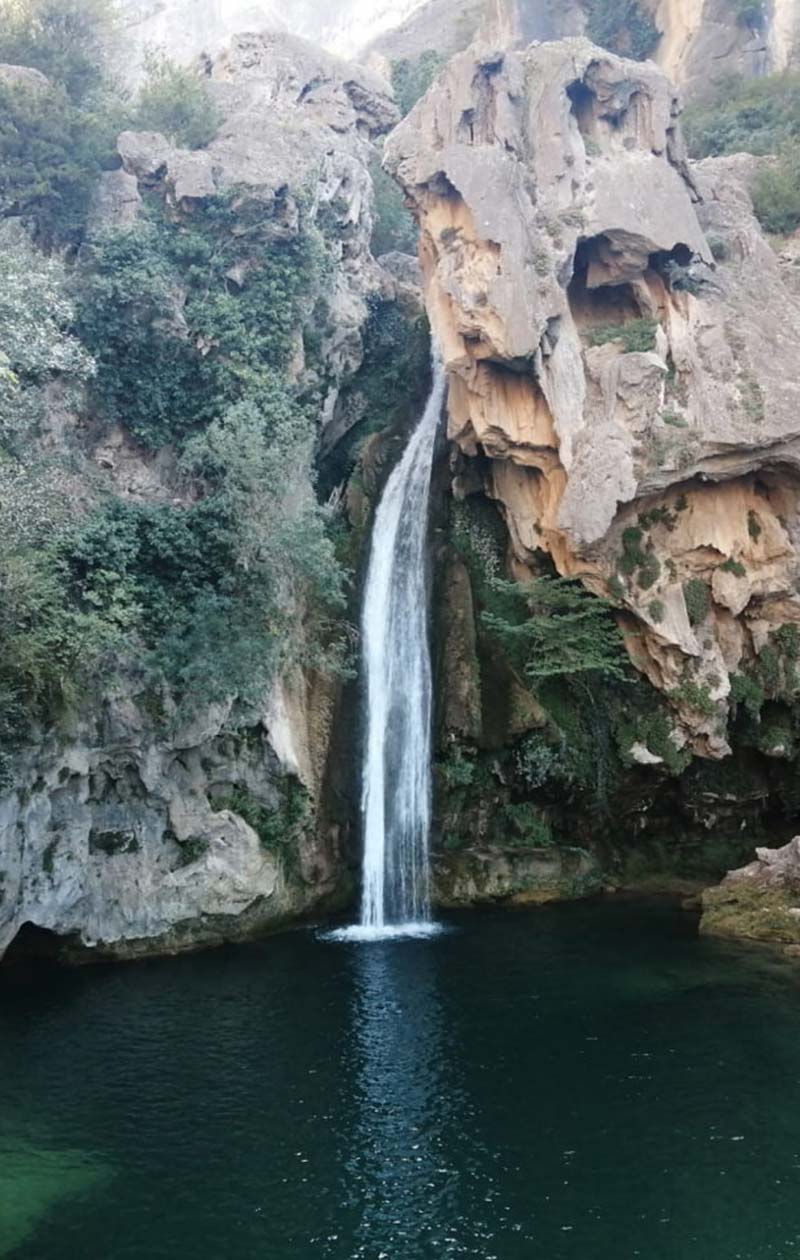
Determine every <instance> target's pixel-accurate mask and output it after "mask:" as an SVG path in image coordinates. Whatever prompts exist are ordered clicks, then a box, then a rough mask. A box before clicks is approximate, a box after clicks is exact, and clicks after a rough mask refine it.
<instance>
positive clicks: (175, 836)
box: [0, 675, 349, 959]
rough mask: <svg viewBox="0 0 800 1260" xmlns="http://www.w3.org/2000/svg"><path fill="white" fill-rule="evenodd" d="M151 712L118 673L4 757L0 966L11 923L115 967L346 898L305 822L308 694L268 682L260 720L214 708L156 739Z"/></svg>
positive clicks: (313, 790) (310, 811)
mask: <svg viewBox="0 0 800 1260" xmlns="http://www.w3.org/2000/svg"><path fill="white" fill-rule="evenodd" d="M157 703H158V697H154V696H153V694H152V693H149V692H147V691H138V692H137V689H136V687H135V685H132V684H131V682H130V681H129V680H127V679H126V678H125V676H124V675H120V679H119V686H118V688H117V690H116V692H115V693H114V694H107V695H105V696H104V697H103V700H102V703H101V704H99V705H98V706H97V707H96V708H95V709H94V711H93V712H92V713H91V714H84V715H83V717H82V719H81V720H80V722H79V723H77V724H76V725H75V726H73V728H72V729H70V730H69V731H68V732H67V733H66V734H64V733H61V734H59V735H56V734H55V733H51V734H50V735H49V736H46V737H43V739H42V742H41V743H40V744H38V745H37V746H36V747H34V748H30V749H28V750H27V751H26V752H25V753H24V754H23V755H22V756H21V757H20V758H19V759H18V761H17V763H16V764H15V767H14V785H13V791H11V792H10V793H9V794H7V795H5V796H4V797H2V799H0V862H1V863H2V869H0V957H1V956H2V954H3V952H4V950H5V949H6V948H7V947H8V945H9V944H10V943H11V942H12V941H13V940H14V939H15V937H16V935H17V933H18V932H19V931H20V929H22V928H23V927H24V926H25V925H33V926H35V927H36V928H38V929H40V930H42V929H43V930H45V931H49V932H51V933H53V935H54V937H55V936H57V937H60V938H66V947H67V951H68V953H70V954H71V955H72V956H74V957H76V958H79V959H85V958H87V957H90V956H91V954H94V955H96V956H101V957H117V958H131V957H137V956H140V955H142V954H148V953H170V952H177V951H179V950H182V949H188V948H194V947H197V946H198V945H203V944H211V943H214V942H216V941H222V940H231V939H236V938H237V937H241V936H245V935H248V934H254V933H257V932H263V931H266V930H269V929H272V928H275V927H278V926H280V925H282V924H283V923H285V922H286V921H287V920H288V919H291V918H297V917H298V916H300V915H302V914H303V913H306V912H309V911H311V910H318V909H320V908H321V907H323V906H330V905H333V904H338V903H340V902H341V900H342V899H343V898H345V897H346V896H347V895H348V893H349V887H348V882H347V874H346V863H345V862H344V861H343V859H342V855H341V853H340V852H339V851H338V848H337V840H336V833H335V832H328V833H323V831H322V829H321V828H318V827H317V826H316V812H315V807H316V805H317V803H318V800H319V791H320V786H321V784H320V781H319V777H318V775H319V765H317V766H315V765H314V759H315V757H316V758H317V761H318V762H319V760H320V755H321V758H324V756H325V752H326V748H325V736H326V734H327V731H326V726H325V721H324V716H323V715H324V714H325V709H326V701H325V696H324V694H323V695H316V696H310V695H303V694H299V695H298V694H296V693H295V694H291V693H290V692H289V693H288V694H287V689H286V688H285V687H282V686H281V687H278V688H277V689H276V691H275V693H274V694H273V696H272V697H270V699H269V700H268V702H267V703H266V704H265V706H264V710H263V712H261V713H258V712H254V713H249V714H247V715H243V714H238V715H237V714H235V713H234V712H233V711H232V704H230V703H229V704H226V705H215V706H212V707H211V708H210V709H208V710H206V711H203V712H201V713H199V714H197V715H196V716H195V717H194V718H193V719H192V721H191V722H190V723H188V724H187V723H184V724H182V725H179V726H177V728H173V729H171V730H170V728H169V724H168V723H164V722H158V721H156V720H155V715H154V710H153V706H154V704H157ZM237 717H238V720H237ZM320 717H323V721H322V724H321V725H319V726H318V729H317V730H316V731H315V730H314V729H313V727H314V722H315V721H317V722H318V723H319V718H320ZM166 731H170V733H166ZM319 736H322V737H323V738H322V744H321V746H320V745H319V744H317V745H315V742H314V741H315V737H319Z"/></svg>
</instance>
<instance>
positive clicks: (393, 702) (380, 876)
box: [347, 355, 446, 939]
mask: <svg viewBox="0 0 800 1260" xmlns="http://www.w3.org/2000/svg"><path fill="white" fill-rule="evenodd" d="M445 385H446V376H445V371H444V367H443V366H442V364H441V362H440V361H439V359H438V355H435V356H434V363H433V386H432V389H431V393H430V397H429V398H428V402H427V405H426V407H425V411H424V413H423V415H422V418H421V420H420V421H419V424H418V425H417V427H416V429H415V430H414V433H413V435H412V437H411V440H410V441H409V443H408V446H407V448H406V450H405V453H404V455H403V458H402V459H401V460H400V463H399V464H398V465H397V467H396V468H395V469H394V471H393V472H392V474H391V476H390V477H389V480H388V482H387V483H386V488H385V490H384V492H383V496H382V498H381V501H380V503H379V505H378V510H377V512H376V514H375V524H374V527H373V533H372V548H371V552H370V559H369V568H368V571H367V582H366V588H365V592H364V608H363V613H362V622H361V625H362V644H363V654H364V670H365V675H366V706H367V709H366V726H367V730H366V741H365V747H364V759H363V787H362V802H361V815H362V823H363V837H364V867H363V893H362V904H361V923H360V925H359V926H358V927H356V928H350V929H348V930H347V935H349V936H350V938H351V939H352V938H353V937H385V936H394V935H398V936H399V935H411V934H423V933H426V932H429V931H431V930H432V929H431V922H430V919H431V910H430V874H429V868H428V842H429V831H430V820H431V692H432V686H431V660H430V648H429V645H428V574H427V563H426V558H427V554H426V553H427V547H426V543H427V532H428V503H429V499H430V481H431V466H432V464H433V448H434V443H435V440H436V429H437V426H438V422H439V416H440V414H441V410H442V402H443V399H444V392H445Z"/></svg>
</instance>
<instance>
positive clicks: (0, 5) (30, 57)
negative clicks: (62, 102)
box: [0, 0, 115, 104]
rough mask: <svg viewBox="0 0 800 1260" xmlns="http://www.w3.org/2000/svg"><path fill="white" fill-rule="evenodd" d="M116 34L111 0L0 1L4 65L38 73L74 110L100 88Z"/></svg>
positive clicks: (0, 59)
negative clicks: (48, 81)
mask: <svg viewBox="0 0 800 1260" xmlns="http://www.w3.org/2000/svg"><path fill="white" fill-rule="evenodd" d="M114 31H115V14H114V5H113V4H112V3H111V0H0V62H4V63H6V64H7V65H15V66H31V67H32V68H33V69H34V70H39V71H40V72H41V73H42V74H44V75H46V76H47V78H48V79H49V80H50V82H51V83H54V84H58V85H59V86H60V87H61V88H63V90H64V92H65V93H66V95H67V97H68V99H69V100H70V101H71V102H73V103H74V104H82V103H83V102H85V101H87V100H88V99H89V98H90V97H91V96H92V95H93V94H94V93H96V92H97V91H98V89H99V88H100V87H101V85H102V83H103V81H104V78H105V75H106V67H107V61H108V53H109V50H110V46H111V43H112V40H113V37H114Z"/></svg>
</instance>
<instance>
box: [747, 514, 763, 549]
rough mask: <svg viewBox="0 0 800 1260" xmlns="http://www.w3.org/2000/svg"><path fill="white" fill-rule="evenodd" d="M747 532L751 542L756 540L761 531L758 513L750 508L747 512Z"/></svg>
mask: <svg viewBox="0 0 800 1260" xmlns="http://www.w3.org/2000/svg"><path fill="white" fill-rule="evenodd" d="M747 532H748V534H749V535H750V537H751V538H752V540H753V542H758V540H759V538H760V537H761V535H762V533H763V529H762V527H761V522H760V521H759V519H758V513H756V512H754V511H753V509H752V508H751V509H750V511H749V512H748V513H747Z"/></svg>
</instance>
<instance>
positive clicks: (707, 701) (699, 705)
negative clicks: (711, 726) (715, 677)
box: [667, 679, 717, 717]
mask: <svg viewBox="0 0 800 1260" xmlns="http://www.w3.org/2000/svg"><path fill="white" fill-rule="evenodd" d="M667 695H668V696H669V697H670V699H671V700H673V701H674V702H675V703H676V704H684V705H686V706H687V707H688V708H690V709H694V710H695V711H696V712H697V713H700V714H702V715H703V717H713V715H714V714H715V713H716V711H717V705H716V703H715V701H714V700H713V699H712V696H711V691H710V689H709V688H708V687H707V686H706V684H705V683H696V682H694V681H693V680H691V679H688V680H687V681H686V682H683V683H681V685H680V686H679V687H675V688H674V689H673V690H672V691H669V692H667Z"/></svg>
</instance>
